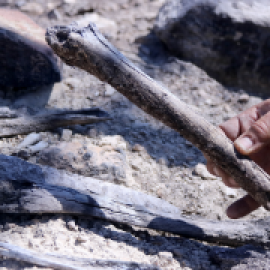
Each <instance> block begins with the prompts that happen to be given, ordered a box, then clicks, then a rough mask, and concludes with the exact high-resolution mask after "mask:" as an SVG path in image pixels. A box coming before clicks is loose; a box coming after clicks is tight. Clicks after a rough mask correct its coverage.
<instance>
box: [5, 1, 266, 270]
mask: <svg viewBox="0 0 270 270" xmlns="http://www.w3.org/2000/svg"><path fill="white" fill-rule="evenodd" d="M2 2H3V1H2ZM2 2H1V3H0V5H2V6H6V7H12V8H16V9H20V10H21V11H22V12H25V13H26V14H28V15H29V16H30V17H31V18H32V19H33V20H34V21H36V22H37V23H38V24H39V25H41V26H43V27H44V28H46V27H48V26H53V25H59V24H60V25H61V24H69V23H71V22H73V21H76V20H80V19H85V20H87V19H89V16H90V18H92V19H93V18H94V19H95V18H97V16H98V18H99V20H98V21H97V25H98V26H99V27H100V28H101V30H102V32H103V33H104V34H105V36H106V37H107V38H108V39H109V40H110V41H111V42H112V43H113V44H114V45H115V46H116V47H117V48H118V49H119V50H120V51H121V52H122V53H123V54H125V55H126V56H127V57H128V58H130V59H131V60H132V61H133V62H134V63H135V64H137V65H138V66H139V67H140V68H142V69H143V70H144V71H145V72H146V73H147V74H148V75H150V76H151V77H153V78H154V79H155V80H157V81H159V82H160V83H161V84H163V85H165V86H166V87H168V88H169V89H170V90H171V91H172V92H173V93H174V94H175V95H177V96H178V97H179V98H181V99H182V100H183V101H185V102H187V103H188V104H190V105H192V106H193V108H194V110H195V111H197V112H198V113H199V114H201V115H203V116H204V117H205V118H207V119H208V120H209V121H210V122H211V123H213V124H215V125H218V124H220V123H222V122H223V121H225V120H227V119H229V118H230V117H232V116H234V115H236V114H238V113H239V112H241V111H242V110H244V109H245V108H248V107H250V106H252V105H253V104H256V103H258V102H260V101H261V100H262V97H260V94H259V93H256V92H255V91H254V93H250V92H249V93H246V92H245V91H244V90H243V89H229V88H226V87H225V86H223V85H221V84H219V83H218V82H216V81H215V80H213V79H212V78H210V77H209V76H208V75H207V74H206V73H205V72H204V71H202V70H200V69H199V68H197V67H196V66H194V65H192V64H191V63H187V62H184V61H181V60H180V59H176V58H175V57H173V56H172V55H171V54H170V53H169V52H168V51H167V50H166V48H165V47H164V45H163V44H162V43H161V42H160V41H159V40H158V38H157V37H156V36H155V35H154V34H153V32H152V27H153V23H154V21H155V17H156V15H157V12H158V10H159V8H160V7H161V5H162V4H163V2H164V1H163V0H156V1H155V0H152V1H151V0H134V1H133V0H130V1H128V0H116V1H101V0H100V1H79V0H77V1H76V0H65V1H62V0H59V1H48V2H47V3H45V1H42V0H40V1H31V3H28V1H8V0H6V2H5V1H4V2H5V3H2ZM105 19H106V20H105ZM0 90H1V89H0ZM0 105H1V106H8V107H10V108H17V109H20V110H22V111H26V110H27V111H28V112H29V113H32V114H34V113H36V112H40V111H41V110H50V109H52V108H69V109H80V108H89V107H100V108H102V109H104V110H106V111H108V112H109V113H110V114H111V116H112V118H113V119H112V120H111V121H108V122H104V123H99V124H96V125H88V126H78V125H77V126H75V127H70V128H65V129H57V130H53V131H48V132H42V133H41V138H42V140H43V141H46V142H47V143H48V144H49V146H57V145H59V144H60V142H63V141H64V142H65V141H68V142H70V143H71V144H72V143H78V142H87V143H88V144H90V145H95V146H100V147H102V144H101V143H100V141H109V144H110V142H111V141H113V140H114V139H115V138H117V141H118V142H119V143H121V144H124V145H125V147H124V156H125V173H124V177H123V178H124V180H123V181H122V182H121V184H122V185H126V186H128V187H130V188H134V189H136V190H140V191H143V192H145V193H148V194H152V195H154V196H157V197H159V198H162V199H164V200H167V201H169V202H171V203H172V204H174V205H176V206H177V207H179V208H181V209H182V210H183V213H184V214H186V215H199V216H202V217H205V218H209V219H215V220H224V219H226V215H225V209H226V207H227V206H228V205H229V204H230V203H231V202H233V201H234V200H236V199H237V198H240V197H241V196H242V195H243V194H244V192H243V191H241V190H234V189H230V188H227V187H225V186H224V185H223V184H222V182H221V181H220V179H218V178H216V177H211V176H209V175H207V173H206V172H205V167H204V164H205V162H206V161H205V159H204V157H203V155H202V153H201V152H200V151H199V150H198V149H196V148H195V147H194V146H192V145H191V144H190V143H189V142H187V141H186V140H185V139H183V138H182V137H181V136H180V135H179V134H178V133H176V132H174V131H172V130H171V129H169V128H167V127H165V126H164V125H162V124H161V123H159V122H158V121H157V120H154V119H153V118H151V117H149V116H148V115H146V114H145V113H144V112H142V111H141V110H140V109H138V108H137V107H136V106H135V105H133V104H131V103H130V102H129V101H128V100H127V99H126V98H124V97H123V96H122V95H121V94H119V93H117V92H116V91H115V90H114V89H112V88H111V87H110V86H108V85H106V84H104V83H102V82H100V81H98V80H97V79H96V78H95V77H93V76H91V75H89V74H87V73H85V72H84V71H81V70H78V69H76V68H72V67H68V66H66V65H65V64H63V80H62V82H60V83H57V84H55V85H54V86H46V87H38V88H35V89H16V90H13V89H2V91H0ZM24 137H25V136H16V137H13V138H8V139H1V140H0V147H1V152H2V153H4V154H7V155H11V154H13V155H14V154H15V155H20V153H19V151H18V148H17V145H18V144H19V143H20V142H21V141H23V139H24ZM114 141H115V140H114ZM23 157H24V158H25V159H27V160H29V161H30V162H34V163H38V162H39V161H40V160H42V153H31V152H29V153H28V154H26V155H25V153H24V155H23ZM77 162H80V160H79V161H78V160H77V161H76V158H75V161H74V163H77ZM198 164H199V166H198ZM50 165H52V164H50ZM55 166H56V167H57V163H55ZM69 167H70V166H67V168H66V169H67V170H68V169H69ZM81 173H82V174H84V171H83V170H82V171H81ZM96 177H97V178H100V179H104V181H115V180H114V179H111V178H106V176H104V175H98V174H97V176H96ZM265 215H267V212H266V211H264V210H263V209H259V210H257V211H255V212H254V213H253V214H251V215H249V216H248V217H246V219H254V218H261V217H264V216H265ZM70 224H71V225H70ZM80 239H83V240H80ZM0 240H1V241H7V242H10V243H13V244H17V245H20V246H23V247H26V248H30V249H34V250H37V251H40V252H58V253H60V254H66V255H71V256H73V255H74V254H76V256H78V257H89V258H97V259H100V258H101V259H117V260H123V261H135V262H140V263H148V264H156V265H158V266H160V267H161V268H162V269H186V270H187V269H194V270H195V269H213V270H214V269H222V268H221V266H220V265H219V263H217V262H216V261H214V260H212V258H211V254H212V251H213V250H214V249H219V248H220V247H219V246H218V244H216V245H215V244H211V245H210V244H208V243H203V242H199V241H195V240H191V239H186V238H183V237H179V236H175V235H169V234H166V233H160V232H155V231H150V230H145V229H140V228H135V227H129V226H123V225H119V224H111V223H109V222H106V221H101V220H89V219H84V218H82V217H80V218H78V217H73V216H62V215H22V216H18V215H7V214H1V215H0ZM228 248H229V247H228ZM1 267H2V268H1ZM0 269H33V267H32V266H29V265H22V264H17V263H16V262H14V261H9V260H5V259H2V261H1V260H0Z"/></svg>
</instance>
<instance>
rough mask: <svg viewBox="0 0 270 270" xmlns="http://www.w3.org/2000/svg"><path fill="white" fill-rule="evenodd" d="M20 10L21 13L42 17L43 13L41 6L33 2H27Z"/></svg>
mask: <svg viewBox="0 0 270 270" xmlns="http://www.w3.org/2000/svg"><path fill="white" fill-rule="evenodd" d="M20 9H21V11H23V12H28V13H32V14H35V15H42V14H43V13H44V8H43V6H42V5H40V4H39V3H35V2H28V3H26V4H25V5H23V6H22V7H21V8H20Z"/></svg>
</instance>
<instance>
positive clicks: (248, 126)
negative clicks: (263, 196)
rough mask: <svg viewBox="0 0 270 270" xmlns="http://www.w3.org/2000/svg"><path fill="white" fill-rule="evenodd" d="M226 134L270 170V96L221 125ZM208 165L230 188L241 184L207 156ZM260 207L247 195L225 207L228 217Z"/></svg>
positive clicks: (268, 171)
mask: <svg viewBox="0 0 270 270" xmlns="http://www.w3.org/2000/svg"><path fill="white" fill-rule="evenodd" d="M220 128H221V129H222V130H223V131H224V133H225V134H226V136H227V137H228V138H229V139H231V140H232V141H233V142H234V146H235V148H236V149H237V150H238V151H239V152H240V153H241V154H243V155H246V156H249V157H250V158H251V159H252V160H253V161H254V162H256V163H257V164H258V165H259V166H260V167H261V168H263V169H264V170H265V172H267V173H268V174H270V99H267V100H265V101H263V102H261V103H259V104H257V105H255V106H253V107H251V108H249V109H247V110H246V111H244V112H242V113H240V114H239V115H237V116H235V117H233V118H231V119H229V120H228V121H226V122H224V123H223V124H222V125H220ZM206 159H207V169H208V171H209V172H210V173H212V174H214V175H216V176H219V177H221V178H222V181H223V182H224V184H225V185H226V186H228V187H231V188H240V187H239V185H238V184H237V183H236V182H235V181H234V179H233V178H232V177H230V176H229V175H228V174H226V173H225V172H224V171H223V170H222V169H221V168H219V167H218V166H216V165H215V164H214V163H213V162H212V161H211V160H210V159H209V158H208V157H206ZM259 207H260V204H259V203H258V202H256V201H255V200H254V199H253V198H252V197H251V196H250V195H246V196H244V197H243V198H241V199H239V200H238V201H236V202H234V203H233V204H231V205H230V206H229V207H228V209H227V215H228V217H229V218H232V219H237V218H241V217H243V216H246V215H248V214H249V213H251V212H252V211H254V210H256V209H257V208H259Z"/></svg>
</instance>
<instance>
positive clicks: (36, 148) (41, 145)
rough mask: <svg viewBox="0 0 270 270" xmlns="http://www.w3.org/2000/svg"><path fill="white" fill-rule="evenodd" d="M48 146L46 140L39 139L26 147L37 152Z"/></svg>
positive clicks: (32, 151)
mask: <svg viewBox="0 0 270 270" xmlns="http://www.w3.org/2000/svg"><path fill="white" fill-rule="evenodd" d="M48 146H49V144H48V143H47V142H44V141H40V142H38V143H37V144H35V145H33V146H29V147H28V148H29V150H30V151H31V153H32V154H34V153H37V152H39V151H42V150H44V149H46V148H47V147H48Z"/></svg>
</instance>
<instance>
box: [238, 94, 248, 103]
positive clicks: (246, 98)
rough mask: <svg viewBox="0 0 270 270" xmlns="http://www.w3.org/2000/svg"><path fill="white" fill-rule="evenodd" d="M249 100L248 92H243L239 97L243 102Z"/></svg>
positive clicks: (239, 100)
mask: <svg viewBox="0 0 270 270" xmlns="http://www.w3.org/2000/svg"><path fill="white" fill-rule="evenodd" d="M248 101H249V95H247V94H242V95H241V96H239V98H238V102H241V103H246V102H248Z"/></svg>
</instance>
